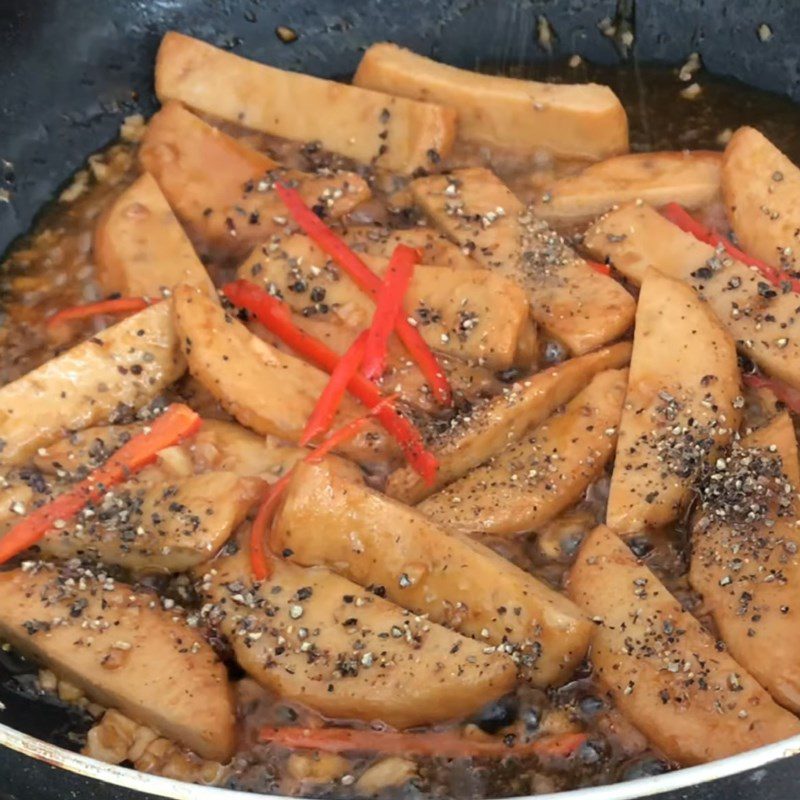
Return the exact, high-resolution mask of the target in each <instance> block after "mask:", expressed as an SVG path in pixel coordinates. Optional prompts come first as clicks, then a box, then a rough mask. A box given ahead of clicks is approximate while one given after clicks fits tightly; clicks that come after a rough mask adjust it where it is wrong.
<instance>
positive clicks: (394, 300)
mask: <svg viewBox="0 0 800 800" xmlns="http://www.w3.org/2000/svg"><path fill="white" fill-rule="evenodd" d="M418 263H419V252H418V251H417V250H415V249H414V248H412V247H408V246H407V245H404V244H398V245H397V247H395V249H394V252H393V253H392V257H391V258H390V259H389V266H388V268H387V270H386V276H385V277H384V280H383V284H382V286H381V288H380V290H379V291H378V294H377V296H376V298H375V312H374V314H373V316H372V324H371V325H370V327H369V330H368V332H367V343H366V348H365V350H364V363H363V366H362V369H361V371H362V372H363V373H364V375H365V376H366V377H367V378H369V379H370V380H376V379H377V378H380V377H381V375H383V373H384V372H385V370H386V352H387V347H388V345H389V336H390V335H391V333H392V331H393V330H394V329H395V328H396V327H397V320H398V318H399V317H400V315H401V314H402V313H403V300H404V298H405V296H406V292H407V291H408V286H409V284H410V283H411V277H412V275H413V274H414V267H415V266H416V265H417V264H418Z"/></svg>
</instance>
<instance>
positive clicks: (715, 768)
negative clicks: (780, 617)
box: [0, 723, 800, 800]
mask: <svg viewBox="0 0 800 800" xmlns="http://www.w3.org/2000/svg"><path fill="white" fill-rule="evenodd" d="M0 746H3V747H7V748H9V749H11V750H14V751H15V752H17V753H21V754H22V755H25V756H29V757H31V758H34V759H36V760H37V761H42V762H44V763H46V764H49V765H50V766H53V767H57V768H59V769H64V770H67V771H68V772H72V773H74V774H76V775H80V776H82V777H85V778H89V779H92V780H98V781H101V782H103V783H107V784H110V785H113V786H118V787H120V788H124V789H131V790H133V791H138V792H145V793H149V794H151V795H155V796H158V797H163V798H168V800H243V799H244V798H246V797H253V798H266V799H267V800H286V796H285V795H272V794H258V793H252V792H243V791H239V790H234V789H222V788H219V787H216V786H204V785H202V784H196V783H187V782H185V781H178V780H175V779H173V778H164V777H161V776H160V775H151V774H149V773H146V772H139V771H137V770H135V769H130V768H128V767H120V766H117V765H115V764H106V763H105V762H102V761H98V760H97V759H94V758H89V757H88V756H84V755H81V754H80V753H74V752H72V751H70V750H65V749H64V748H62V747H57V746H56V745H52V744H49V743H47V742H45V741H43V740H42V739H37V738H36V737H35V736H31V735H30V734H27V733H21V732H20V731H18V730H16V729H14V728H11V727H10V726H8V725H4V724H2V723H0ZM796 755H800V735H797V736H793V737H791V738H789V739H784V740H783V741H780V742H774V743H773V744H768V745H764V746H763V747H759V748H756V749H755V750H748V751H747V752H745V753H739V754H738V755H735V756H729V757H728V758H723V759H719V760H717V761H712V762H710V763H708V764H701V765H699V766H695V767H686V768H684V769H679V770H675V771H674V772H668V773H665V774H664V775H656V776H652V777H646V778H637V779H636V780H632V781H626V782H624V783H611V784H608V785H606V786H591V787H587V788H583V789H571V790H569V791H565V792H556V793H551V794H545V795H536V796H535V797H534V796H532V795H521V796H519V797H518V798H514V800H578V799H579V798H580V800H636V798H644V797H652V796H654V795H657V794H662V793H664V792H668V791H675V790H681V789H686V788H689V787H692V786H698V785H701V784H704V783H709V782H711V781H714V780H718V779H720V778H727V777H731V776H733V775H738V774H740V773H742V772H746V771H748V770H753V769H758V768H759V767H764V766H766V765H767V764H770V763H772V762H775V761H780V760H783V759H784V758H790V757H792V756H796ZM757 776H758V773H756V775H755V776H754V778H753V780H754V781H758V780H760V777H757Z"/></svg>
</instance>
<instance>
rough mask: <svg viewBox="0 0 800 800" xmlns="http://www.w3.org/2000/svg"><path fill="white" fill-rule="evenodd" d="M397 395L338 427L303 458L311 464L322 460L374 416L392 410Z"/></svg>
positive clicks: (386, 398) (382, 400) (358, 431)
mask: <svg viewBox="0 0 800 800" xmlns="http://www.w3.org/2000/svg"><path fill="white" fill-rule="evenodd" d="M396 399H397V395H390V396H389V397H384V398H382V399H381V401H380V402H379V403H378V404H377V405H375V406H373V407H372V408H371V409H370V410H369V411H368V412H367V413H366V414H364V415H363V416H361V417H356V419H354V420H351V421H350V422H348V423H347V424H346V425H342V427H341V428H337V429H336V430H335V431H334V432H333V433H332V434H331V435H330V436H329V437H328V438H327V439H326V440H325V441H324V442H322V444H320V446H319V447H317V448H315V449H314V450H312V451H311V452H310V453H309V454H308V455H307V456H306V457H305V458H304V459H303V460H304V461H307V462H308V463H309V464H316V463H317V462H318V461H322V459H323V458H325V456H326V455H328V453H330V452H331V451H332V450H335V449H336V448H337V447H339V446H340V445H341V444H344V442H348V441H350V439H352V438H353V437H354V436H356V435H357V434H358V433H360V432H361V431H362V430H363V429H364V428H365V427H366V425H367V423H368V422H369V421H370V419H372V417H379V416H380V415H381V414H382V413H383V412H384V411H391V410H392V405H393V403H394V401H395V400H396Z"/></svg>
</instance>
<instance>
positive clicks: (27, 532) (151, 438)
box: [0, 403, 203, 564]
mask: <svg viewBox="0 0 800 800" xmlns="http://www.w3.org/2000/svg"><path fill="white" fill-rule="evenodd" d="M202 423H203V421H202V419H200V417H199V416H198V415H197V414H196V413H195V412H194V411H192V409H191V408H189V407H188V406H185V405H183V404H182V403H173V404H172V405H171V406H170V407H169V408H168V409H167V410H166V411H165V412H164V413H163V414H162V415H161V416H160V417H158V418H157V419H156V420H154V421H153V423H152V425H151V426H150V429H149V430H148V431H146V432H143V433H140V434H137V435H136V436H134V437H133V438H132V439H130V441H128V442H126V443H125V444H123V445H122V447H120V448H119V450H117V451H116V452H115V453H114V454H113V455H112V456H111V458H109V459H108V461H106V463H105V464H103V465H102V466H100V467H98V468H97V469H95V470H93V471H92V472H91V473H90V474H89V476H88V477H87V478H85V479H84V480H82V481H80V483H77V484H75V486H73V487H72V488H71V489H69V490H68V491H66V492H64V493H62V494H60V495H58V497H56V498H55V499H53V500H51V501H50V502H49V503H45V504H44V505H43V506H39V508H37V509H35V510H34V511H32V512H31V513H30V514H28V515H27V516H26V517H24V518H23V519H22V520H21V521H20V522H18V523H17V524H16V525H15V526H14V527H13V528H11V530H10V531H8V533H6V535H5V536H3V538H2V539H0V564H4V563H5V562H6V561H8V559H10V558H13V557H14V556H16V555H18V554H19V553H21V552H22V551H23V550H27V549H28V548H29V547H31V546H32V545H34V544H36V542H38V541H39V540H40V539H41V538H42V537H43V536H44V535H45V534H46V533H47V532H48V531H50V530H52V529H53V527H54V526H55V524H56V522H58V521H64V522H66V521H67V520H69V519H71V518H72V517H74V516H75V515H76V514H77V513H78V512H79V511H80V510H81V509H82V508H84V507H85V506H86V505H88V504H89V503H93V502H96V501H98V500H100V499H101V498H102V497H103V495H104V494H105V493H106V492H107V491H108V490H109V488H111V487H112V486H115V485H116V484H118V483H122V481H125V480H127V479H128V478H129V477H130V476H131V475H133V474H134V473H136V472H138V471H139V470H141V469H142V468H143V467H146V466H147V465H148V464H151V463H152V462H153V461H155V459H156V457H157V456H158V453H159V451H160V450H163V449H164V448H165V447H171V446H172V445H175V444H178V443H179V442H181V441H182V440H183V439H186V438H187V437H189V436H193V435H194V434H195V433H197V431H198V430H200V426H201V425H202Z"/></svg>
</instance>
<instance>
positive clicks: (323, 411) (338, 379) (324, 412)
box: [300, 331, 367, 447]
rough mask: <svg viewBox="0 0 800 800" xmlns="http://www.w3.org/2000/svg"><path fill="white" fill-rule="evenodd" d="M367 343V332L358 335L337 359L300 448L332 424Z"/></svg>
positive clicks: (307, 425) (308, 423)
mask: <svg viewBox="0 0 800 800" xmlns="http://www.w3.org/2000/svg"><path fill="white" fill-rule="evenodd" d="M366 342H367V331H364V332H363V333H361V334H359V336H358V337H357V338H356V340H355V341H354V342H353V344H351V345H350V347H349V348H348V350H347V352H346V353H345V354H344V355H343V356H342V357H341V358H340V359H339V363H338V364H337V365H336V367H335V368H334V370H333V372H331V378H330V380H329V381H328V383H327V384H326V385H325V389H323V391H322V394H321V395H320V396H319V399H318V400H317V402H316V405H315V406H314V410H313V411H312V412H311V416H310V417H309V418H308V422H307V423H306V427H305V430H304V431H303V435H302V436H301V437H300V445H301V447H305V446H306V445H307V444H308V443H309V442H310V441H311V440H312V439H313V438H314V437H315V436H320V435H322V434H323V433H325V432H326V431H327V430H328V429H329V428H330V427H331V424H332V423H333V420H334V418H335V417H336V412H337V411H338V410H339V406H340V405H341V404H342V398H343V397H344V395H345V392H346V391H347V386H348V384H349V383H350V381H352V380H353V376H354V375H355V374H356V373H357V372H358V369H359V367H360V366H361V364H362V362H363V360H364V349H365V346H366Z"/></svg>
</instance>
